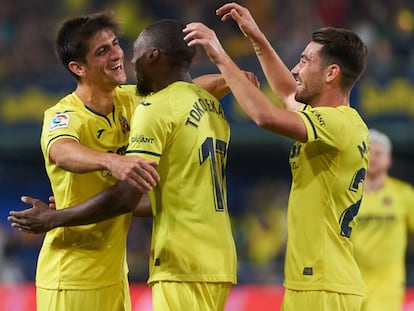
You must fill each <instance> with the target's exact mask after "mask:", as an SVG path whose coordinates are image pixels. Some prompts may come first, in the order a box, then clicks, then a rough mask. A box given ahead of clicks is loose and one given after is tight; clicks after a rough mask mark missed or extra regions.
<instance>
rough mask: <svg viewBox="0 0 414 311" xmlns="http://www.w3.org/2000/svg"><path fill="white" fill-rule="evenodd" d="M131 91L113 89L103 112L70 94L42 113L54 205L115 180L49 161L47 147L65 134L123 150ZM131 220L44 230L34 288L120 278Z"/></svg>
mask: <svg viewBox="0 0 414 311" xmlns="http://www.w3.org/2000/svg"><path fill="white" fill-rule="evenodd" d="M133 92H134V90H133V88H132V86H128V87H118V88H116V90H115V93H114V109H113V111H112V113H110V114H109V115H106V116H105V115H101V114H99V113H96V112H94V111H92V110H90V109H89V108H87V107H86V106H85V105H84V104H83V103H82V101H81V100H80V99H79V98H78V97H77V95H76V94H75V93H72V94H69V95H67V96H66V97H64V98H63V99H61V100H60V101H59V102H58V103H57V104H56V105H55V106H53V107H51V108H50V109H48V110H46V111H45V114H44V122H43V128H42V135H41V147H42V151H43V154H44V157H45V166H46V171H47V174H48V176H49V179H50V182H51V187H52V190H53V194H54V196H55V200H56V208H57V209H60V208H64V207H68V206H73V205H75V204H78V203H80V202H83V201H85V200H87V199H88V198H90V197H92V196H93V195H95V194H97V193H99V192H101V191H103V190H105V189H106V188H108V187H109V186H111V185H113V184H114V183H115V182H116V179H115V178H114V177H113V176H111V175H110V173H109V172H108V171H96V172H90V173H84V174H77V173H72V172H68V171H66V170H64V169H61V168H59V167H58V166H56V165H55V164H54V163H52V162H51V161H50V159H49V156H48V152H49V147H50V146H51V145H52V144H53V142H55V141H57V140H59V139H62V138H70V139H74V140H76V141H78V142H79V143H81V144H82V145H85V146H88V147H90V148H92V149H94V150H98V151H102V152H114V153H118V154H124V153H125V151H126V148H127V145H128V136H129V121H130V119H131V116H132V112H133V110H134V108H135V106H136V102H134V100H135V101H136V99H134V93H133ZM102 208H105V207H104V206H102ZM130 220H131V215H130V214H127V215H122V216H119V217H116V218H113V219H110V220H107V221H103V222H99V223H97V224H91V225H86V226H75V227H63V228H56V229H53V230H51V231H50V232H48V233H47V234H46V236H45V239H44V242H43V245H42V248H41V251H40V254H39V260H38V266H37V276H36V284H37V286H39V287H42V288H47V289H94V288H101V287H105V286H108V285H112V284H115V283H117V282H121V281H122V280H123V279H124V277H125V272H126V271H127V267H126V258H125V249H126V236H127V233H128V228H129V224H130Z"/></svg>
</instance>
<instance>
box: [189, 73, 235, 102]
mask: <svg viewBox="0 0 414 311" xmlns="http://www.w3.org/2000/svg"><path fill="white" fill-rule="evenodd" d="M193 82H194V83H195V84H196V85H198V86H199V87H201V88H203V89H205V90H207V91H208V92H209V93H211V94H212V95H213V96H214V97H215V98H217V99H221V98H222V97H224V96H225V95H227V94H228V93H229V92H230V89H229V87H228V85H227V83H226V80H225V79H224V78H223V76H222V75H221V74H207V75H202V76H199V77H197V78H194V79H193Z"/></svg>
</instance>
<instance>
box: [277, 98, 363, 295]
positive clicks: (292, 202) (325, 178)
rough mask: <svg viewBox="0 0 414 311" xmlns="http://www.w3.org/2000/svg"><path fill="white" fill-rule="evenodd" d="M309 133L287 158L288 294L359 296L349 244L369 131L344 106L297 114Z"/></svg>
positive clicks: (359, 280)
mask: <svg viewBox="0 0 414 311" xmlns="http://www.w3.org/2000/svg"><path fill="white" fill-rule="evenodd" d="M297 113H298V115H299V116H300V117H301V118H302V120H303V122H304V124H305V126H306V129H307V133H308V141H307V142H306V143H300V142H295V144H294V145H293V147H292V149H291V152H290V159H289V160H290V166H291V171H292V186H291V193H290V197H289V204H288V240H287V250H286V259H285V281H284V285H285V287H286V288H289V289H292V290H326V291H331V292H338V293H345V294H355V295H362V294H363V281H362V277H361V274H360V272H359V269H358V266H357V264H356V262H355V259H354V256H353V247H352V243H351V241H350V236H351V232H352V226H353V224H354V217H355V216H356V214H357V213H358V209H359V205H360V203H361V198H362V193H363V192H362V191H363V182H364V178H365V172H366V169H367V165H368V158H369V153H368V148H369V137H368V129H367V127H366V125H365V123H364V121H363V120H362V119H361V117H360V116H359V114H358V113H357V112H356V111H355V110H354V109H352V108H350V107H347V106H339V107H336V108H331V107H318V108H310V107H309V106H304V107H303V109H302V110H301V111H299V112H297Z"/></svg>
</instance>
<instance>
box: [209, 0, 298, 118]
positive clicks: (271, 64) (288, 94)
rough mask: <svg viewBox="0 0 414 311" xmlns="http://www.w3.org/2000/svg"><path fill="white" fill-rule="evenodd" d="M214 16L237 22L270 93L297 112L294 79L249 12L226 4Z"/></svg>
mask: <svg viewBox="0 0 414 311" xmlns="http://www.w3.org/2000/svg"><path fill="white" fill-rule="evenodd" d="M216 14H217V15H220V16H222V18H221V20H222V21H226V20H229V19H233V20H234V21H236V22H237V24H238V26H239V28H240V30H241V31H242V32H243V34H244V35H245V36H246V37H247V38H248V39H249V40H250V42H251V44H252V46H253V48H254V51H255V53H256V56H257V58H258V60H259V62H260V65H261V66H262V68H263V72H264V74H265V76H266V79H267V81H268V83H269V85H270V87H271V89H272V91H273V92H274V93H275V95H276V96H277V97H278V98H279V99H280V101H281V103H282V104H283V105H284V106H285V108H286V109H289V110H292V111H297V110H298V109H299V107H300V103H298V102H297V101H296V100H295V89H296V82H295V79H294V77H293V75H292V74H291V72H290V70H289V69H288V68H287V67H286V65H285V64H284V63H283V61H282V60H281V59H280V57H279V55H278V54H277V53H276V51H275V50H274V49H273V47H272V45H271V44H270V42H269V40H268V39H267V38H266V36H265V35H264V34H263V32H262V31H261V30H260V28H259V27H258V25H257V24H256V22H255V20H254V19H253V17H252V15H251V14H250V12H249V10H248V9H247V8H245V7H242V6H241V5H239V4H237V3H227V4H225V5H223V6H222V7H220V8H219V9H217V11H216Z"/></svg>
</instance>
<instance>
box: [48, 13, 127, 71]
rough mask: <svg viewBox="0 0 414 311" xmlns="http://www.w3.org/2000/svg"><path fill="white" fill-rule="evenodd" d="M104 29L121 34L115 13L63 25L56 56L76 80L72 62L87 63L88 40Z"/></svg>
mask: <svg viewBox="0 0 414 311" xmlns="http://www.w3.org/2000/svg"><path fill="white" fill-rule="evenodd" d="M102 29H110V30H112V31H113V32H114V34H115V35H118V34H119V32H120V27H119V24H118V22H117V21H116V19H115V17H114V15H113V13H111V12H100V13H95V14H91V15H84V16H79V17H75V18H71V19H68V20H66V21H64V22H63V24H62V25H61V27H60V29H59V31H58V35H57V38H56V43H55V49H56V54H57V56H58V57H59V59H60V61H61V62H62V64H63V66H64V67H65V68H66V69H67V70H68V71H69V72H70V73H71V74H72V75H73V76H75V78H76V79H78V78H79V77H78V76H76V75H75V74H73V73H72V72H71V71H70V70H69V68H68V65H69V63H70V62H71V61H79V62H84V63H85V62H86V54H87V52H88V40H89V39H90V38H91V37H93V36H94V35H95V34H96V33H97V32H98V31H100V30H102Z"/></svg>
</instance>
